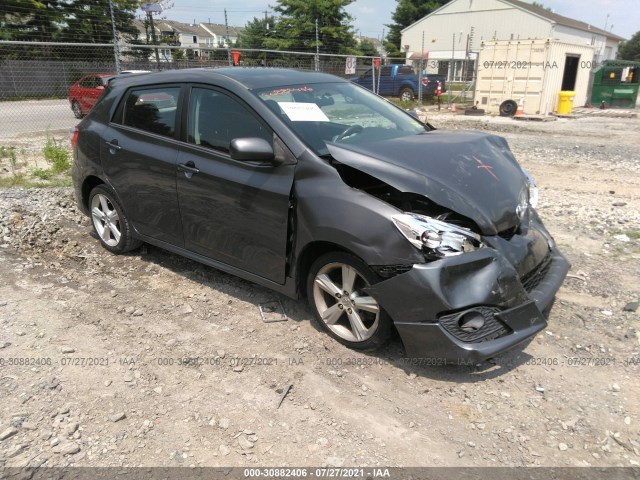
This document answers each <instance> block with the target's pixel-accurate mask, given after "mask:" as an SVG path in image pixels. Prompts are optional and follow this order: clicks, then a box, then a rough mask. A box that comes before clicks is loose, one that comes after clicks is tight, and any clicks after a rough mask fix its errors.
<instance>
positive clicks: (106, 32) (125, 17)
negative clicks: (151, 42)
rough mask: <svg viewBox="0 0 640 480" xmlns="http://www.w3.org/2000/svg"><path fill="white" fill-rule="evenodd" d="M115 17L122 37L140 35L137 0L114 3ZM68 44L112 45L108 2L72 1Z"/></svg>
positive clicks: (68, 13) (66, 33)
mask: <svg viewBox="0 0 640 480" xmlns="http://www.w3.org/2000/svg"><path fill="white" fill-rule="evenodd" d="M112 4H113V16H114V20H115V26H116V30H117V31H118V33H119V34H126V35H129V36H131V37H135V36H136V35H138V33H139V32H138V29H137V28H136V27H135V26H134V25H133V20H134V18H135V12H136V9H137V8H138V5H139V4H138V2H137V1H136V0H112ZM65 5H66V6H65V12H66V17H67V20H66V23H67V25H66V26H65V28H64V37H65V39H66V40H67V41H73V42H83V43H113V27H112V24H111V12H110V10H109V0H70V1H68V2H67V3H66V4H65Z"/></svg>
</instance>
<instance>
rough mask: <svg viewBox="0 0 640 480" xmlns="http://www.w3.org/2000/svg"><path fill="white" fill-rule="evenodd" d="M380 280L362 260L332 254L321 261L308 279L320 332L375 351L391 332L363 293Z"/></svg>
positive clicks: (382, 313) (386, 318)
mask: <svg viewBox="0 0 640 480" xmlns="http://www.w3.org/2000/svg"><path fill="white" fill-rule="evenodd" d="M379 280H380V279H379V278H378V276H377V275H376V274H375V273H374V272H373V271H372V270H371V269H370V268H369V267H368V266H367V265H366V264H365V263H364V262H363V261H362V260H360V259H359V258H357V257H355V256H353V255H350V254H348V253H344V252H331V253H327V254H324V255H322V256H321V257H320V258H318V259H317V260H316V261H315V262H313V265H311V268H310V269H309V275H308V277H307V298H308V300H309V305H310V306H311V309H312V310H313V318H314V320H315V322H316V324H317V325H318V326H319V327H320V329H322V330H324V331H325V332H326V333H328V334H329V335H330V336H331V337H333V338H334V339H335V340H337V341H338V342H340V343H342V344H343V345H346V346H347V347H349V348H353V349H356V350H375V349H377V348H379V347H381V346H382V345H384V344H385V343H386V342H387V340H388V339H389V337H390V336H391V332H392V322H391V319H390V318H389V316H388V315H387V313H386V312H385V311H384V310H382V308H381V307H380V305H378V302H377V301H376V300H375V299H374V298H373V297H371V296H370V295H368V294H367V293H365V292H363V291H362V290H363V289H364V288H366V287H368V286H370V285H373V284H374V283H377V282H378V281H379Z"/></svg>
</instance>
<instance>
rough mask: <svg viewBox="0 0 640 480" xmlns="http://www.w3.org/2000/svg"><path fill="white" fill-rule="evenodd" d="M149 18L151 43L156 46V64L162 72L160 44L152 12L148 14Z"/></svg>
mask: <svg viewBox="0 0 640 480" xmlns="http://www.w3.org/2000/svg"><path fill="white" fill-rule="evenodd" d="M147 15H148V17H149V27H150V28H151V41H152V42H153V44H154V45H155V46H156V48H154V51H155V52H156V63H157V64H158V70H160V52H158V42H157V40H156V29H155V27H154V26H153V13H152V12H151V11H148V12H147Z"/></svg>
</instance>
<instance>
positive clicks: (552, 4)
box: [163, 0, 640, 39]
mask: <svg viewBox="0 0 640 480" xmlns="http://www.w3.org/2000/svg"><path fill="white" fill-rule="evenodd" d="M165 1H168V0H165ZM169 1H170V2H171V3H173V7H172V8H170V9H169V10H166V11H165V12H164V14H163V16H166V18H169V19H172V20H178V21H182V22H187V23H193V22H194V20H195V22H196V23H206V22H209V21H210V22H211V23H221V24H224V9H225V8H226V9H227V18H228V22H229V25H232V26H239V27H243V26H244V25H245V24H246V23H247V21H249V20H251V19H253V17H259V18H263V17H264V11H265V10H267V11H269V12H270V13H271V10H272V9H271V8H270V5H273V4H275V3H276V2H275V0H271V1H269V0H242V1H241V2H237V1H236V2H230V1H228V0H169ZM525 1H529V0H525ZM538 1H539V3H542V4H544V5H545V6H546V7H549V8H551V9H553V11H554V12H555V13H557V14H559V15H564V16H565V17H570V18H573V19H576V20H581V21H583V22H587V23H590V24H592V25H594V26H595V27H599V28H604V27H605V25H607V30H609V29H610V27H611V25H613V30H612V31H613V33H615V34H616V35H619V36H621V37H624V38H627V39H629V38H631V36H632V35H633V34H634V33H635V32H637V31H638V30H640V1H639V0H538ZM396 5H397V3H396V2H395V1H394V0H356V1H355V2H354V3H352V4H351V5H349V7H347V11H348V12H349V13H350V14H351V15H352V16H353V17H354V19H355V21H354V30H355V31H356V34H360V35H362V36H367V37H373V38H380V37H382V34H383V30H384V31H388V28H387V27H385V24H389V23H391V22H392V20H391V15H392V14H393V12H394V10H395V7H396ZM607 14H609V18H608V19H607Z"/></svg>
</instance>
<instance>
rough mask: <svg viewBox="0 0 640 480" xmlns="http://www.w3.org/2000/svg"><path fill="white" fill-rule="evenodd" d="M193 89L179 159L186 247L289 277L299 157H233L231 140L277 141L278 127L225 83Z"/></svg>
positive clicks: (272, 275)
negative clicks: (278, 161)
mask: <svg viewBox="0 0 640 480" xmlns="http://www.w3.org/2000/svg"><path fill="white" fill-rule="evenodd" d="M189 97H190V98H189V103H188V110H187V115H186V118H187V125H186V140H187V143H186V144H183V147H182V149H181V151H180V153H179V156H178V165H177V168H178V182H177V185H178V200H179V202H180V210H181V213H182V224H183V226H184V237H185V248H187V249H189V250H191V251H193V252H195V253H198V254H200V255H204V256H206V257H209V258H211V259H214V260H217V261H219V262H222V263H225V264H227V265H231V266H233V267H236V268H239V269H242V270H245V271H247V272H251V273H253V274H256V275H259V276H261V277H263V278H267V279H269V280H272V281H275V282H277V283H284V279H285V269H286V255H287V227H288V217H289V197H290V193H291V188H292V184H293V173H294V165H278V166H274V165H271V164H268V165H256V164H251V163H248V162H242V161H238V160H233V159H232V158H231V156H230V155H229V144H230V142H231V140H233V139H234V138H243V137H259V138H263V139H264V140H266V141H268V142H269V143H270V144H272V145H273V143H274V138H275V137H274V133H273V131H272V130H271V129H270V128H269V126H268V125H267V124H266V123H265V122H263V121H262V119H260V118H259V117H258V115H257V114H256V113H255V112H254V111H253V110H252V109H251V108H250V107H249V106H248V105H246V104H245V103H244V102H242V101H241V100H240V99H239V98H237V97H235V96H234V95H232V94H231V93H229V92H227V91H225V90H222V89H216V88H208V87H199V86H194V87H193V89H192V90H191V93H190V95H189Z"/></svg>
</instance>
